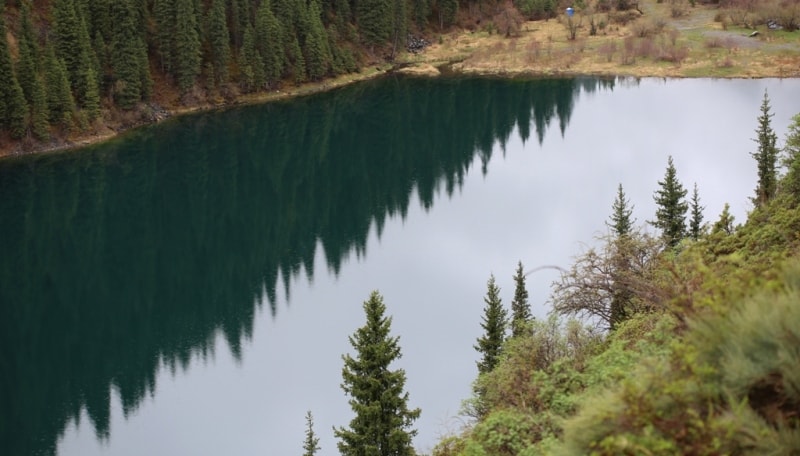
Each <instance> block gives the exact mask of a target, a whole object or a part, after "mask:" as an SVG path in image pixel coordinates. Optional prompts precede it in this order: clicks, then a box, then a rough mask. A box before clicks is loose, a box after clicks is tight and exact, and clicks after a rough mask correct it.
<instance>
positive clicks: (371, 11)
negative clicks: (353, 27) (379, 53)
mask: <svg viewBox="0 0 800 456" xmlns="http://www.w3.org/2000/svg"><path fill="white" fill-rule="evenodd" d="M392 6H393V1H392V0H360V1H359V2H358V3H356V7H355V13H356V23H357V24H358V30H359V32H360V33H361V39H362V41H364V43H365V44H369V45H376V44H378V45H379V44H383V43H386V42H387V41H388V40H389V36H390V34H391V32H392V17H393V8H392Z"/></svg>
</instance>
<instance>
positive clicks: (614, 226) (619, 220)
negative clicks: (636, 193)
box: [606, 184, 636, 238]
mask: <svg viewBox="0 0 800 456" xmlns="http://www.w3.org/2000/svg"><path fill="white" fill-rule="evenodd" d="M611 211H612V212H611V223H608V222H606V225H607V226H608V227H609V228H611V231H613V232H614V235H615V236H616V237H617V238H622V237H624V236H627V235H629V234H630V232H631V230H632V229H633V224H634V223H635V222H636V220H634V219H632V218H631V215H632V214H633V206H631V205H630V201H629V200H628V198H627V197H626V196H625V190H623V189H622V184H619V187H617V197H616V199H615V200H614V204H613V205H612V206H611Z"/></svg>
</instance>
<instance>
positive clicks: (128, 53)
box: [111, 0, 145, 109]
mask: <svg viewBox="0 0 800 456" xmlns="http://www.w3.org/2000/svg"><path fill="white" fill-rule="evenodd" d="M112 16H113V18H114V24H115V27H114V35H113V42H112V44H111V49H112V51H111V64H112V67H113V71H114V98H115V100H116V102H117V105H119V107H120V108H122V109H131V108H133V107H134V106H135V105H136V103H138V102H139V101H140V100H141V99H142V63H143V62H142V49H143V48H144V47H145V46H144V43H143V42H142V39H141V37H140V36H139V30H138V28H137V13H136V10H135V8H134V6H133V4H132V3H131V0H118V1H116V2H114V6H113V9H112Z"/></svg>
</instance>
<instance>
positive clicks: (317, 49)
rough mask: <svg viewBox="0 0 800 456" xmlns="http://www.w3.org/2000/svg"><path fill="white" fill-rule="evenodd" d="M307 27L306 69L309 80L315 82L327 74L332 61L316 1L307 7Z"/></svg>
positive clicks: (313, 0) (319, 8)
mask: <svg viewBox="0 0 800 456" xmlns="http://www.w3.org/2000/svg"><path fill="white" fill-rule="evenodd" d="M308 27H309V30H308V34H307V35H306V40H305V56H306V69H307V70H308V77H309V79H311V80H312V81H317V80H319V79H321V78H323V77H324V76H325V75H327V74H328V72H329V71H330V67H331V61H332V60H333V57H332V55H331V49H330V45H329V43H328V34H327V33H326V31H325V27H324V26H323V25H322V11H321V7H320V4H319V1H318V0H312V2H311V4H310V5H309V7H308Z"/></svg>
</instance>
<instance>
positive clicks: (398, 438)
mask: <svg viewBox="0 0 800 456" xmlns="http://www.w3.org/2000/svg"><path fill="white" fill-rule="evenodd" d="M364 312H365V314H366V318H367V321H366V324H365V325H364V326H362V327H361V328H359V329H357V330H356V332H355V334H353V335H352V336H350V344H351V345H352V346H353V348H354V349H355V351H356V356H355V358H353V357H351V356H350V355H349V354H348V355H344V356H343V357H342V359H343V360H344V368H343V369H342V377H343V379H344V381H343V383H342V389H343V390H344V392H345V393H346V394H347V395H348V396H350V407H351V408H352V409H353V412H355V415H356V416H355V417H354V418H353V419H352V420H351V421H350V427H349V428H344V427H340V428H334V434H335V435H336V437H337V438H338V439H339V443H338V447H339V452H340V453H341V454H342V455H344V456H365V455H374V456H389V455H392V456H411V455H413V454H414V448H413V446H412V442H411V440H412V438H413V437H414V436H415V435H416V434H417V431H416V430H413V429H410V428H411V425H412V423H413V422H414V420H416V419H417V418H418V417H419V415H420V410H419V409H409V408H408V393H407V392H404V391H403V388H404V386H405V382H406V373H405V371H404V370H403V369H396V370H391V369H390V365H391V363H392V362H393V361H395V360H396V359H398V358H400V356H401V353H400V345H399V344H398V341H399V338H398V337H392V336H390V335H389V333H390V331H391V323H392V318H391V317H387V316H385V315H384V313H385V312H386V306H385V305H384V303H383V298H382V297H381V295H380V294H379V293H378V292H377V291H373V292H372V294H371V295H370V297H369V300H367V301H366V302H365V303H364Z"/></svg>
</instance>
